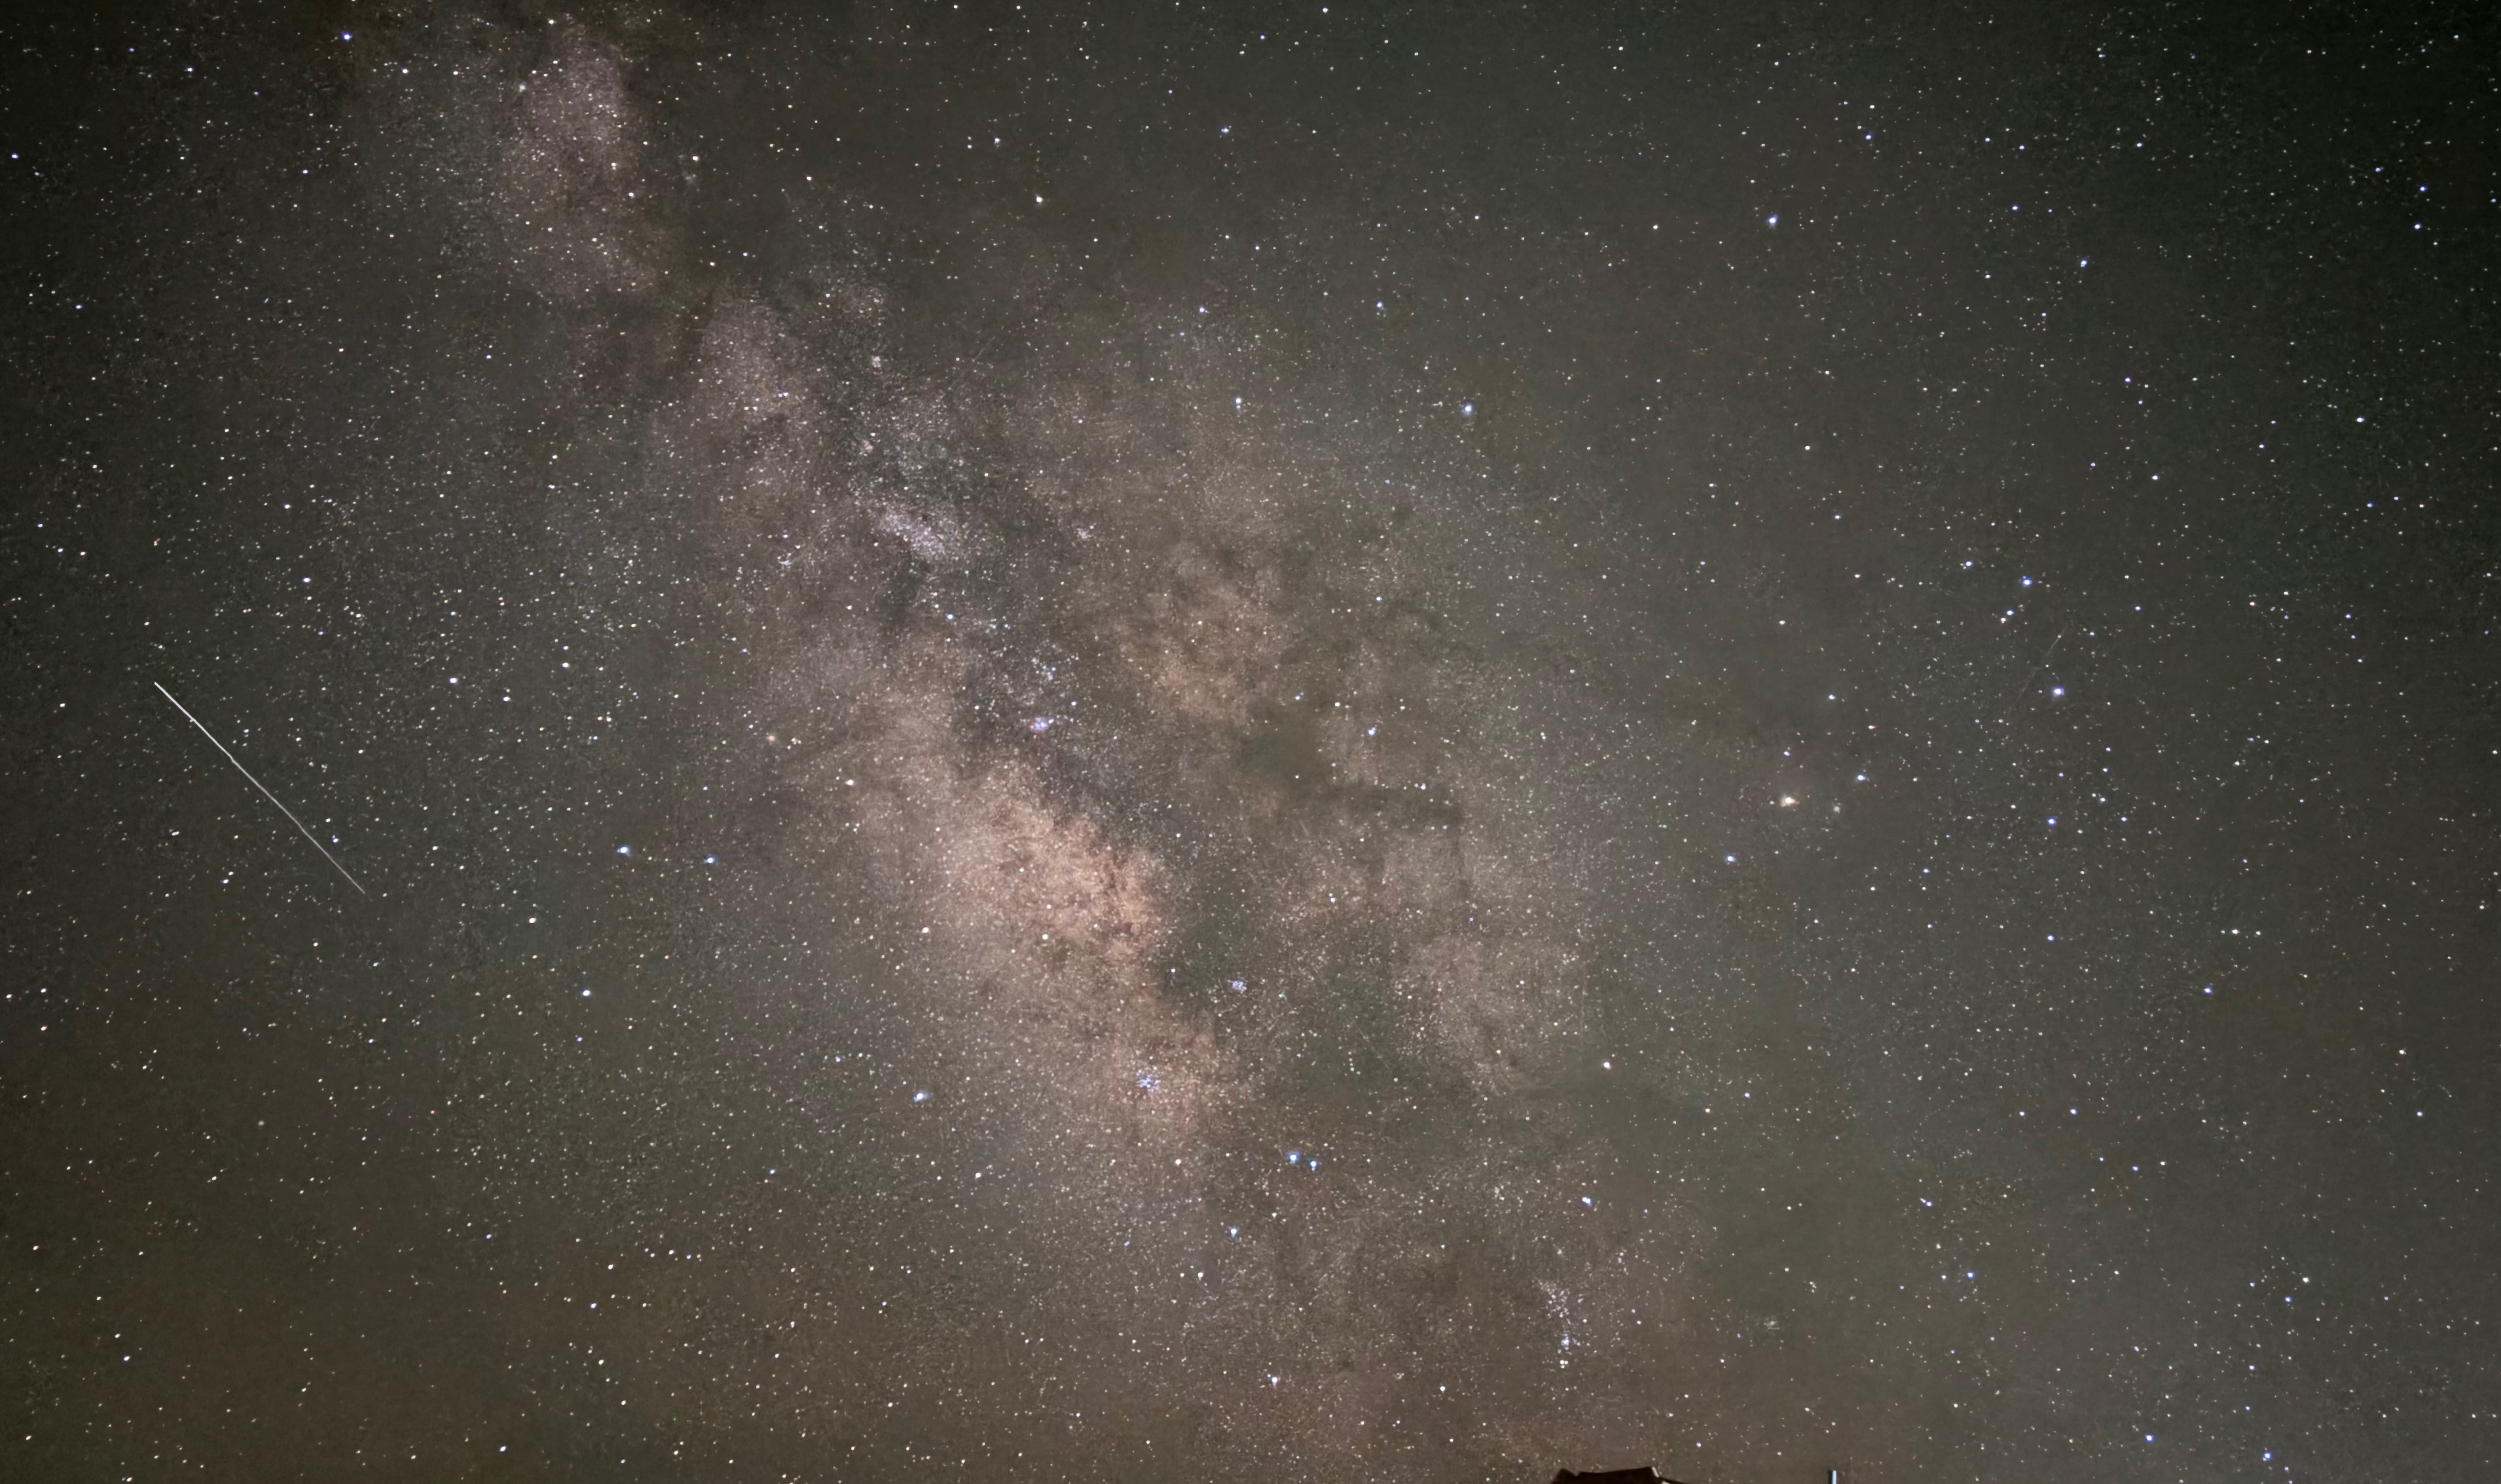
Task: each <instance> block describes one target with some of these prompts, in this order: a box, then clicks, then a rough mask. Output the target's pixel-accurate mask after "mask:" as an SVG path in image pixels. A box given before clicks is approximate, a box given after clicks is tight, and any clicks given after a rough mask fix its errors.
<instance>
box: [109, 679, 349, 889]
mask: <svg viewBox="0 0 2501 1484" xmlns="http://www.w3.org/2000/svg"><path fill="white" fill-rule="evenodd" d="M150 683H151V684H153V685H154V686H155V687H156V694H158V695H160V696H163V697H164V698H165V699H166V700H168V701H174V693H173V692H172V691H170V690H167V689H166V688H165V685H164V682H163V681H161V680H157V681H150ZM174 709H176V710H178V711H181V712H182V713H183V719H184V720H186V721H188V722H189V723H190V724H191V725H193V726H195V727H198V728H199V729H200V735H201V736H202V737H205V738H207V739H208V740H209V745H210V746H212V747H215V748H217V750H218V751H219V752H225V757H226V761H227V762H229V763H232V764H234V769H235V772H237V773H239V774H242V775H244V779H245V781H247V782H249V783H250V784H251V786H252V787H254V788H257V789H259V790H260V796H261V797H262V798H264V799H266V800H268V801H269V802H270V803H272V804H278V811H279V812H280V813H282V814H284V815H285V816H286V822H287V823H288V824H291V825H293V826H295V828H296V830H297V831H298V832H299V833H300V834H302V835H303V837H304V838H305V839H306V840H310V841H313V848H314V849H316V850H318V851H320V852H321V859H323V860H325V861H328V862H329V863H330V865H331V867H332V868H333V869H334V870H336V871H337V872H338V873H339V874H341V875H343V876H348V884H349V885H350V886H352V887H354V888H355V889H356V895H358V896H360V897H370V896H372V895H373V893H372V892H369V891H367V890H365V883H364V882H362V881H359V880H357V879H356V878H355V877H354V876H351V875H348V868H347V867H345V866H342V865H340V864H339V858H338V857H337V856H335V855H332V854H331V853H330V847H329V846H327V845H325V844H323V843H321V841H319V840H317V839H315V837H314V834H313V832H312V831H311V830H307V829H305V828H304V821H303V820H301V819H298V818H296V817H295V811H294V810H293V809H291V808H287V807H286V806H285V805H283V804H279V803H278V796H277V795H276V794H273V793H271V792H270V791H269V787H268V785H267V784H265V783H263V782H261V781H260V779H258V778H255V777H253V776H252V775H251V770H250V769H249V768H246V767H245V766H244V765H243V760H242V759H241V758H238V757H236V756H235V755H234V754H233V753H231V752H226V744H225V743H224V742H219V741H217V733H215V732H212V731H210V730H209V729H208V726H207V725H206V724H205V723H203V722H202V721H201V720H200V718H199V717H197V716H194V715H192V714H191V709H190V708H189V707H187V706H184V705H183V703H182V702H180V701H174Z"/></svg>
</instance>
